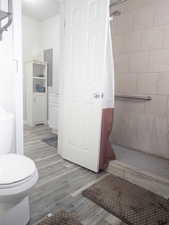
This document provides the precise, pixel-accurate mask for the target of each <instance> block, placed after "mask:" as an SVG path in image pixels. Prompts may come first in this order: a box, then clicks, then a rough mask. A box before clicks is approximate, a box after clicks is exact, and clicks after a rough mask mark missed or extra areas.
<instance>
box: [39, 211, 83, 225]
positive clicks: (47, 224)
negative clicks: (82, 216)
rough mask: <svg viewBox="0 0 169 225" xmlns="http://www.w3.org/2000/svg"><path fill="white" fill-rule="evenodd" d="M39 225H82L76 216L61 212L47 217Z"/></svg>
mask: <svg viewBox="0 0 169 225" xmlns="http://www.w3.org/2000/svg"><path fill="white" fill-rule="evenodd" d="M37 225H82V224H81V223H80V222H79V221H78V220H77V219H76V215H74V214H72V213H68V212H65V211H61V212H59V213H57V214H56V215H53V216H50V217H45V218H44V219H43V220H42V221H41V222H40V223H38V224H37Z"/></svg>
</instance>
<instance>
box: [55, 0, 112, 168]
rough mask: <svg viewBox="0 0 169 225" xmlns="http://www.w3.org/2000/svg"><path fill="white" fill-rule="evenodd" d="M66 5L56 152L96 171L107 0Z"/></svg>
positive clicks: (98, 153)
mask: <svg viewBox="0 0 169 225" xmlns="http://www.w3.org/2000/svg"><path fill="white" fill-rule="evenodd" d="M65 2H66V3H65V46H64V47H65V48H64V49H65V51H64V64H63V78H62V79H63V80H62V81H63V83H62V86H63V89H62V93H61V111H60V130H59V153H60V154H61V155H62V157H63V158H65V159H67V160H69V161H72V162H74V163H76V164H79V165H81V166H83V167H85V168H88V169H90V170H92V171H95V172H98V170H99V155H100V136H101V118H102V92H103V78H104V75H105V66H106V64H105V58H106V57H105V56H106V36H107V30H108V17H109V0H82V1H79V0H67V1H65Z"/></svg>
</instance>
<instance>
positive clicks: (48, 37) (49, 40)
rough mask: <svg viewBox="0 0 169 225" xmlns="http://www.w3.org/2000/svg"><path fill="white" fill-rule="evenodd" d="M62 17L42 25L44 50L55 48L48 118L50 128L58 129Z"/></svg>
mask: <svg viewBox="0 0 169 225" xmlns="http://www.w3.org/2000/svg"><path fill="white" fill-rule="evenodd" d="M60 18H61V17H60V15H56V16H55V17H53V18H50V19H48V20H46V21H44V22H43V23H42V32H41V34H42V49H50V48H53V86H52V87H49V98H48V100H49V102H48V106H49V107H48V116H49V126H50V127H51V128H52V129H54V130H57V129H58V120H57V119H58V108H59V106H58V104H59V103H58V101H59V100H58V98H59V63H60V51H61V48H60V46H61V33H60V30H61V28H60V25H61V21H60Z"/></svg>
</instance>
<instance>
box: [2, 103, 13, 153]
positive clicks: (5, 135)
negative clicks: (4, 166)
mask: <svg viewBox="0 0 169 225" xmlns="http://www.w3.org/2000/svg"><path fill="white" fill-rule="evenodd" d="M13 138H14V115H13V114H12V113H8V112H6V111H5V110H4V109H3V108H2V107H0V155H4V154H7V153H10V152H12V150H13V148H14V146H12V145H13V143H14V142H13Z"/></svg>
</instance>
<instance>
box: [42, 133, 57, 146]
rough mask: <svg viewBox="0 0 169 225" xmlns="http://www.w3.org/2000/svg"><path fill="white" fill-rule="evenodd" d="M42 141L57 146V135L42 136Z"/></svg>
mask: <svg viewBox="0 0 169 225" xmlns="http://www.w3.org/2000/svg"><path fill="white" fill-rule="evenodd" d="M42 141H43V142H45V143H46V144H48V145H50V146H52V147H55V148H57V143H58V137H57V135H54V136H51V137H47V138H43V139H42Z"/></svg>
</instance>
